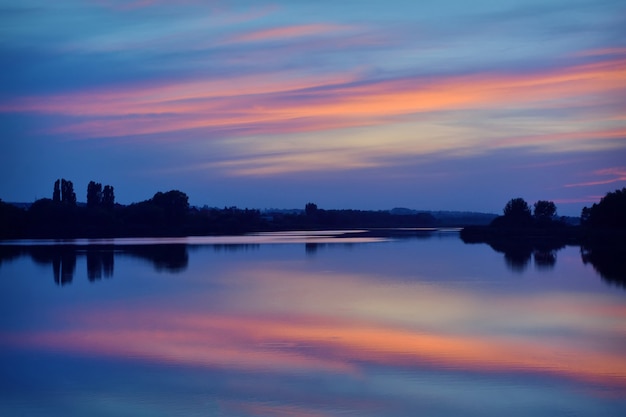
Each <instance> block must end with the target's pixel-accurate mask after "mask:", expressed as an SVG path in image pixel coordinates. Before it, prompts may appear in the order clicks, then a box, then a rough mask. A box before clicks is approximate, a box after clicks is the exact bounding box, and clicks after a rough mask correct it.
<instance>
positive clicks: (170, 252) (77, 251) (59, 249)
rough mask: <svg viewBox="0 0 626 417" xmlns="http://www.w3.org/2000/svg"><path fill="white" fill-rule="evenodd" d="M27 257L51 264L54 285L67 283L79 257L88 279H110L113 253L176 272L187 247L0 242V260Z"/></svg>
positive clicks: (184, 263)
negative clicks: (11, 244) (36, 244)
mask: <svg viewBox="0 0 626 417" xmlns="http://www.w3.org/2000/svg"><path fill="white" fill-rule="evenodd" d="M21 256H30V257H31V259H32V260H33V261H34V262H35V263H36V264H39V265H45V266H47V265H49V266H51V267H52V275H53V278H54V282H55V283H56V284H57V285H66V284H70V283H71V282H72V281H73V279H74V275H75V273H76V263H77V260H78V259H79V258H82V257H84V258H86V265H87V279H89V281H91V282H94V281H98V280H101V279H102V278H112V277H113V273H114V264H115V256H132V257H135V258H138V259H142V260H145V261H147V262H149V263H151V264H152V266H153V267H154V268H155V269H156V270H157V271H158V272H167V273H179V272H183V271H184V270H185V269H187V265H188V263H189V255H188V253H187V246H186V245H181V244H171V245H170V244H168V245H87V246H80V245H39V246H9V245H0V263H1V262H6V261H10V260H12V259H16V258H19V257H21Z"/></svg>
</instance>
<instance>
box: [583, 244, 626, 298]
mask: <svg viewBox="0 0 626 417" xmlns="http://www.w3.org/2000/svg"><path fill="white" fill-rule="evenodd" d="M580 257H581V259H582V261H583V263H584V264H591V266H593V269H594V270H595V271H596V272H597V273H598V274H599V275H600V276H601V277H602V279H603V280H604V281H605V282H607V283H608V284H611V285H615V286H618V287H621V288H624V289H626V247H625V246H624V245H623V244H622V245H606V244H598V243H595V244H594V243H587V244H584V245H582V246H581V247H580Z"/></svg>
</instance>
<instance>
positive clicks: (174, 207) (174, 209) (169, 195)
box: [152, 190, 189, 220]
mask: <svg viewBox="0 0 626 417" xmlns="http://www.w3.org/2000/svg"><path fill="white" fill-rule="evenodd" d="M152 203H153V204H154V205H155V206H157V207H159V208H161V209H163V210H164V211H165V215H166V216H167V217H168V218H169V219H170V220H178V219H182V218H184V217H185V215H186V214H187V212H188V211H189V198H188V197H187V194H185V193H183V192H182V191H178V190H172V191H168V192H166V193H162V192H160V191H159V192H158V193H156V194H155V195H154V197H152Z"/></svg>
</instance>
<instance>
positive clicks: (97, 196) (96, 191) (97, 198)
mask: <svg viewBox="0 0 626 417" xmlns="http://www.w3.org/2000/svg"><path fill="white" fill-rule="evenodd" d="M101 204H102V184H100V183H99V182H94V181H89V184H88V185H87V207H90V208H93V207H99V206H100V205H101Z"/></svg>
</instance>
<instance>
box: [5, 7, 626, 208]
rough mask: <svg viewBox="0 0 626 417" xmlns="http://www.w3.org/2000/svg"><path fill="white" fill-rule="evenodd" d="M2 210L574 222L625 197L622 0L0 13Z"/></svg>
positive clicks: (625, 15)
mask: <svg viewBox="0 0 626 417" xmlns="http://www.w3.org/2000/svg"><path fill="white" fill-rule="evenodd" d="M0 65H1V66H2V68H3V70H2V71H0V170H1V171H0V174H1V178H2V179H1V180H0V198H2V199H3V200H5V201H26V202H30V201H34V200H35V199H36V198H42V197H51V195H52V188H53V183H54V181H55V180H56V179H57V178H66V179H70V180H72V181H73V182H74V186H75V190H76V192H77V195H78V199H79V200H83V201H84V200H85V199H86V197H85V196H86V188H87V183H88V182H89V181H90V180H95V181H98V182H101V183H103V184H110V185H113V186H114V187H115V193H116V197H117V201H118V202H120V203H124V204H126V203H131V202H134V201H140V200H144V199H147V198H150V197H151V196H152V195H153V194H154V193H155V192H157V191H167V190H170V189H179V190H182V191H184V192H186V193H187V194H188V195H189V197H190V202H191V203H192V204H197V205H204V204H208V205H210V206H219V207H221V206H233V205H235V206H238V207H241V208H244V207H250V208H270V207H281V208H293V207H295V208H300V207H304V205H305V204H306V203H307V202H309V201H313V202H315V203H317V204H318V206H320V207H321V208H360V209H387V208H392V207H399V206H402V207H410V208H415V209H442V210H473V211H487V212H500V211H501V210H502V207H504V205H505V203H506V202H507V201H508V200H509V199H510V198H513V197H523V198H525V199H526V200H527V201H528V202H529V203H533V202H534V201H537V200H540V199H542V200H546V199H547V200H553V201H554V202H555V203H556V204H557V207H558V210H559V213H560V214H565V215H578V214H580V209H581V208H582V207H583V206H585V205H590V204H592V203H594V202H597V201H598V200H599V199H600V198H601V197H602V196H603V195H604V194H606V193H607V192H609V191H613V190H615V189H618V188H622V187H624V186H626V4H625V3H624V2H623V1H618V0H616V1H602V0H600V1H598V0H581V1H545V0H544V1H534V0H530V1H503V0H500V1H481V0H479V1H472V2H466V1H419V2H415V1H385V2H380V1H369V2H368V1H350V0H348V1H325V0H318V1H315V2H312V1H293V0H291V1H281V0H279V1H274V2H261V1H199V0H186V1H180V2H170V1H161V0H152V1H151V0H137V1H118V0H90V1H87V0H83V1H79V0H58V1H55V2H50V1H43V0H23V1H20V2H13V1H10V2H9V1H4V0H2V1H0Z"/></svg>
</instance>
